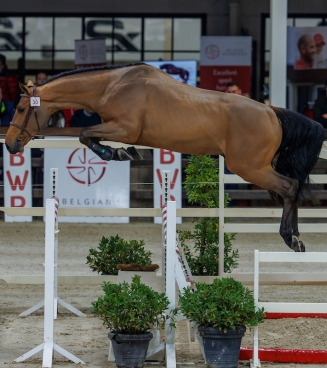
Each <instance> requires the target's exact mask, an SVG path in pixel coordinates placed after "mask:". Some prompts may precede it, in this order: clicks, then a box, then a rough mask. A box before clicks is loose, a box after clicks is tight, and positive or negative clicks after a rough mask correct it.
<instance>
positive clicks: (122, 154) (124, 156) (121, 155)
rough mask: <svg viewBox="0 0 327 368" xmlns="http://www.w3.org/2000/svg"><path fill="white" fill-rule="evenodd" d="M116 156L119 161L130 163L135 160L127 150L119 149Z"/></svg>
mask: <svg viewBox="0 0 327 368" xmlns="http://www.w3.org/2000/svg"><path fill="white" fill-rule="evenodd" d="M116 154H117V156H118V159H119V161H130V160H133V156H132V155H131V154H130V153H129V152H127V151H126V150H125V148H117V149H116Z"/></svg>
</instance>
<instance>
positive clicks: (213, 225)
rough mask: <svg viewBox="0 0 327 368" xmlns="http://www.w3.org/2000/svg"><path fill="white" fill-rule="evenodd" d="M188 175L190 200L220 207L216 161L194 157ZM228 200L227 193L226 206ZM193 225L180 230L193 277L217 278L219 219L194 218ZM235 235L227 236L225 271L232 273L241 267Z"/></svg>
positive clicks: (188, 195) (187, 186)
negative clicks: (191, 229) (188, 229)
mask: <svg viewBox="0 0 327 368" xmlns="http://www.w3.org/2000/svg"><path fill="white" fill-rule="evenodd" d="M185 174H186V178H185V181H184V188H185V190H186V195H187V198H188V201H189V202H190V203H192V204H197V205H199V206H200V207H205V208H218V207H219V171H218V169H217V167H216V162H215V160H214V159H213V158H211V157H210V156H197V155H191V156H190V158H189V164H188V166H187V167H186V169H185ZM229 201H230V199H229V197H228V195H227V194H226V195H225V207H226V206H227V204H228V203H229ZM225 221H228V219H227V218H226V219H225ZM193 223H194V231H178V234H179V239H180V241H181V245H182V247H183V249H184V253H185V257H186V259H187V262H188V264H189V266H190V270H191V272H192V274H193V275H206V276H215V275H218V271H219V270H218V261H219V258H218V257H219V218H211V217H210V218H209V217H207V218H202V219H198V218H194V220H193ZM235 235H236V234H224V241H225V252H224V254H225V257H224V272H231V271H232V270H233V268H235V267H237V266H238V263H237V259H238V258H239V255H238V250H233V249H232V241H233V240H234V239H235ZM190 243H191V245H190Z"/></svg>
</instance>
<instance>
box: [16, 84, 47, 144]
mask: <svg viewBox="0 0 327 368" xmlns="http://www.w3.org/2000/svg"><path fill="white" fill-rule="evenodd" d="M20 96H21V97H27V98H29V99H30V98H31V97H36V86H35V85H34V86H33V96H29V95H26V94H24V93H23V94H21V95H20ZM32 109H33V110H34V115H35V120H36V122H37V127H38V131H37V133H38V132H39V131H40V130H41V129H40V124H39V121H38V118H37V114H36V106H34V107H33V106H31V104H30V108H29V110H28V113H27V115H26V117H25V120H24V124H23V126H20V125H18V124H15V123H13V122H12V121H11V122H10V125H12V126H14V127H16V128H18V129H21V133H23V132H26V133H27V134H28V135H29V136H30V137H31V139H34V136H33V135H32V134H31V133H29V131H28V130H27V129H26V128H27V124H28V121H29V120H30V117H31V114H32ZM37 133H36V134H37Z"/></svg>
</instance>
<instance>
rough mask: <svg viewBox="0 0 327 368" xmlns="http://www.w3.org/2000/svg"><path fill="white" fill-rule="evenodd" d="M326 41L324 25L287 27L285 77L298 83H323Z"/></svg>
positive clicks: (326, 53) (326, 73)
mask: <svg viewBox="0 0 327 368" xmlns="http://www.w3.org/2000/svg"><path fill="white" fill-rule="evenodd" d="M326 42H327V29H326V27H288V28H287V77H288V78H289V79H290V80H291V81H293V82H299V83H301V82H304V83H305V82H310V83H317V84H319V83H324V81H325V79H326V78H327V45H326Z"/></svg>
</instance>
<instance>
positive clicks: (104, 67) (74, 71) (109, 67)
mask: <svg viewBox="0 0 327 368" xmlns="http://www.w3.org/2000/svg"><path fill="white" fill-rule="evenodd" d="M138 65H146V64H145V63H134V64H127V65H103V66H94V67H91V68H82V69H74V70H68V71H67V72H62V73H60V74H57V75H54V76H53V77H51V78H50V79H48V80H47V81H45V82H43V83H42V84H40V86H43V85H44V84H47V83H49V82H52V81H54V80H56V79H59V78H62V77H67V76H69V75H74V74H80V73H88V72H96V71H100V70H112V69H119V68H127V67H129V66H138Z"/></svg>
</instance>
